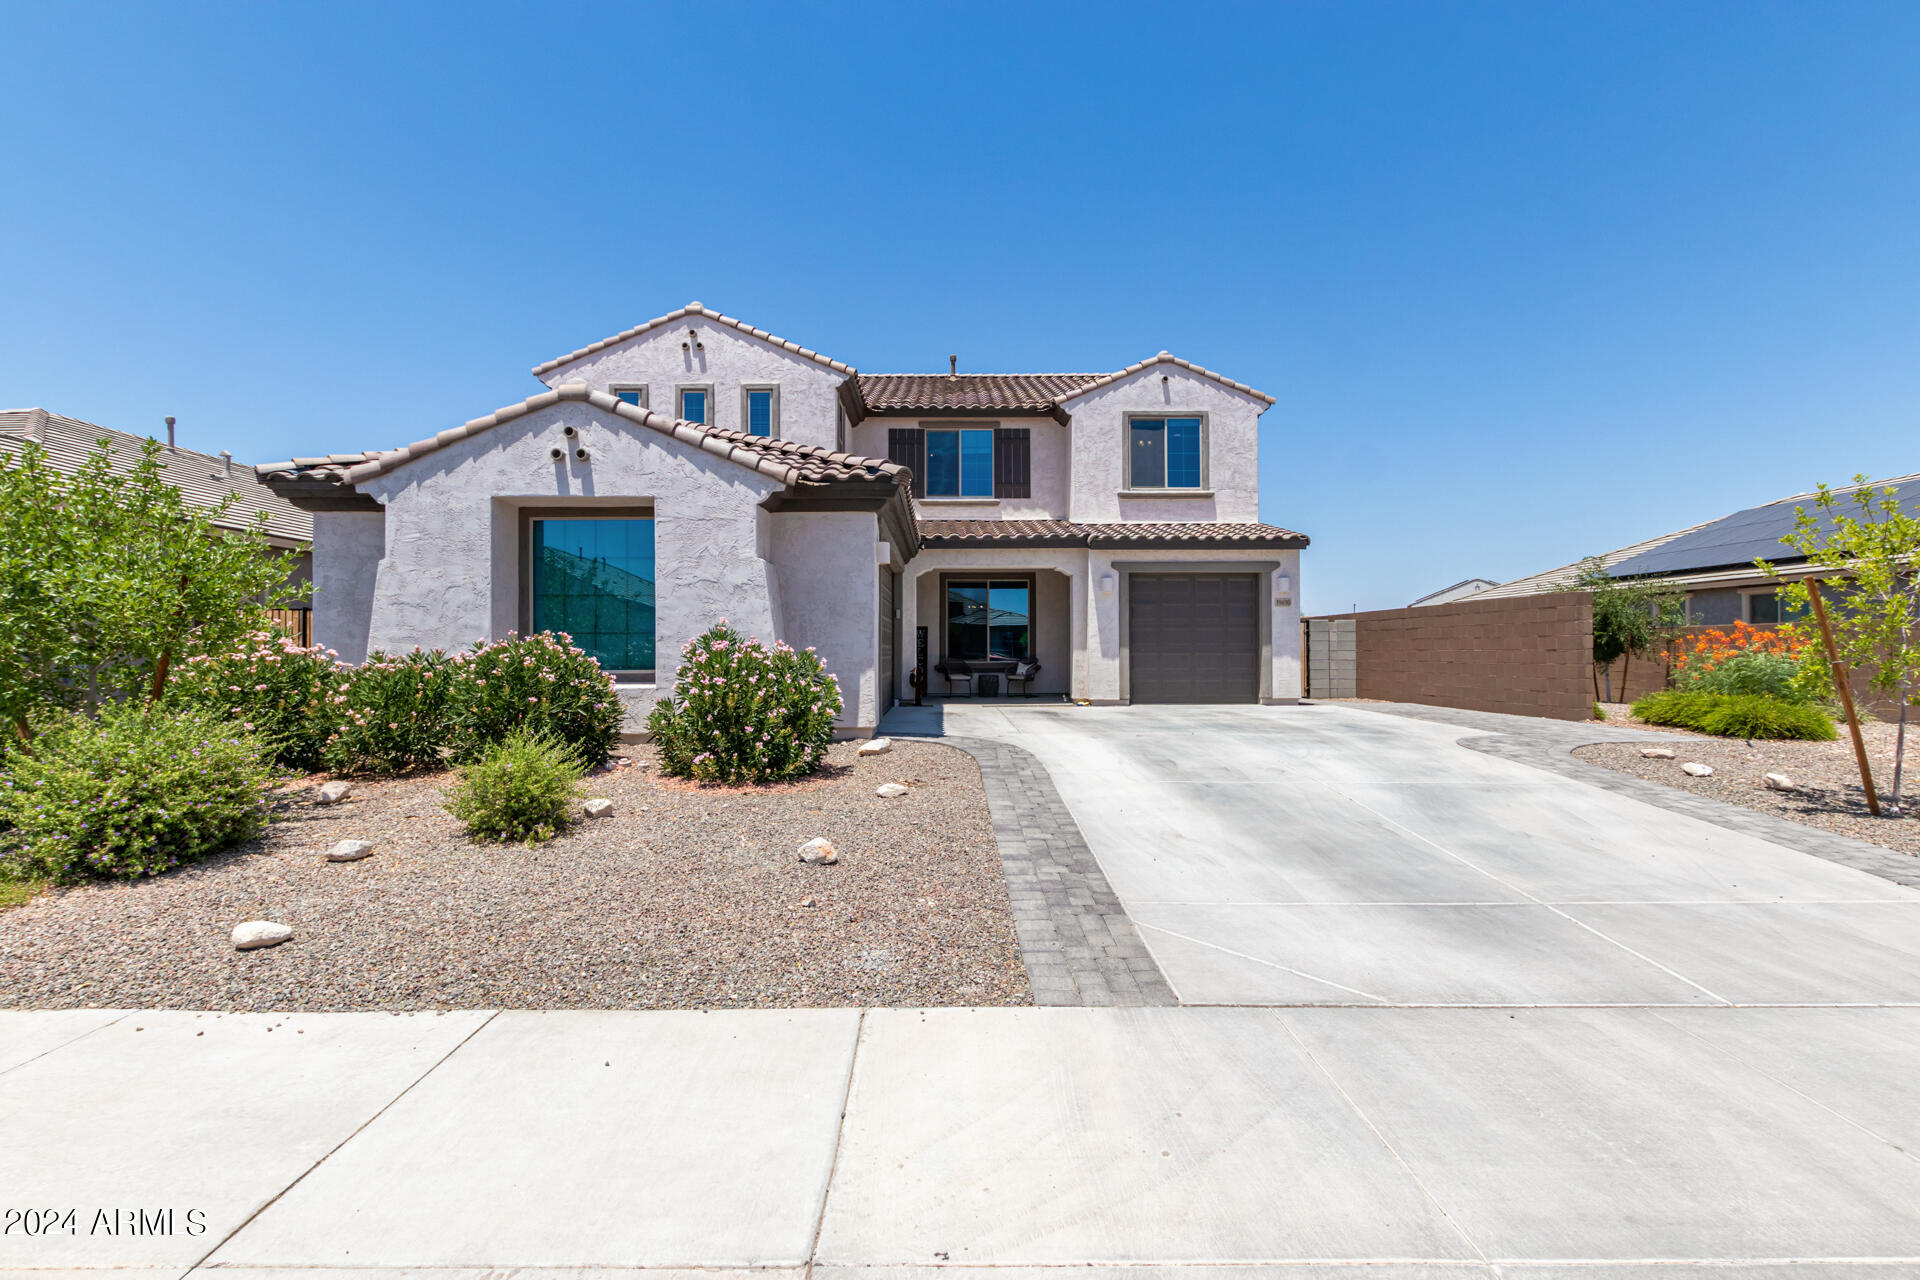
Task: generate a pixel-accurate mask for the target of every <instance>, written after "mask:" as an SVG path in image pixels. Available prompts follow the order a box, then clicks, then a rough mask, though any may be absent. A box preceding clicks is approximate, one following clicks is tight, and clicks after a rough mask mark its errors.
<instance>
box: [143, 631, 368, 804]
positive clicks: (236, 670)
mask: <svg viewBox="0 0 1920 1280" xmlns="http://www.w3.org/2000/svg"><path fill="white" fill-rule="evenodd" d="M341 671H342V668H341V666H340V664H339V663H338V662H337V661H336V660H335V658H334V655H333V653H332V652H331V651H330V650H325V649H321V648H320V647H319V646H317V645H316V646H314V647H313V648H303V647H302V646H300V645H297V644H295V643H294V642H293V641H292V640H291V639H289V638H288V637H287V636H286V635H285V634H284V633H281V632H279V631H251V632H248V633H247V634H246V635H245V636H243V637H242V638H241V641H240V647H239V648H238V649H237V650H235V651H234V652H233V653H229V654H220V655H217V656H216V655H211V654H201V655H199V656H196V657H192V658H188V659H187V660H186V661H185V662H184V663H182V664H180V665H179V666H178V667H176V668H174V675H173V678H172V679H171V680H170V681H168V683H167V702H168V704H169V705H171V706H174V707H180V708H198V709H201V710H205V711H210V712H213V713H216V714H218V715H221V716H225V717H226V718H227V719H229V720H230V721H231V722H232V723H233V725H234V727H235V728H238V729H240V730H241V731H242V732H245V733H248V734H251V735H252V736H253V737H254V738H256V739H258V740H259V741H260V743H261V745H262V746H263V747H264V748H265V749H266V753H267V758H268V759H269V760H271V761H272V762H273V763H274V764H276V765H279V766H281V767H283V768H287V769H297V770H300V771H301V772H303V773H310V772H312V771H313V770H315V769H318V768H319V767H320V765H321V761H322V758H323V757H324V755H325V753H326V748H327V738H328V735H330V734H331V733H332V732H333V729H334V725H335V722H336V721H337V720H338V719H339V717H338V716H337V715H336V714H335V711H334V708H335V705H336V704H335V703H334V701H333V699H334V696H335V692H336V690H335V686H336V685H337V684H338V682H339V678H340V673H341Z"/></svg>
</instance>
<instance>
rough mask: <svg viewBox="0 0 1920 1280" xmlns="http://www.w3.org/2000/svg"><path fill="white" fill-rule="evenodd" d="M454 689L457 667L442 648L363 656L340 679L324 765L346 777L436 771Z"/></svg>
mask: <svg viewBox="0 0 1920 1280" xmlns="http://www.w3.org/2000/svg"><path fill="white" fill-rule="evenodd" d="M458 685H459V672H458V669H457V668H456V666H455V664H454V662H453V660H452V659H450V658H448V657H447V655H446V654H445V652H443V651H442V650H439V649H434V650H432V651H430V652H429V651H428V650H425V649H415V650H413V651H412V652H411V653H406V654H402V655H400V656H399V657H394V656H391V655H388V654H384V653H380V652H378V651H377V650H376V651H375V652H373V653H370V654H368V655H367V660H366V661H365V662H364V663H362V664H361V665H360V666H358V667H349V668H347V669H346V670H345V671H344V672H343V673H342V674H341V676H340V683H339V686H338V688H337V690H336V691H335V693H334V697H333V701H334V711H335V714H336V715H337V716H338V725H337V727H336V728H335V729H334V731H333V734H332V736H331V737H329V738H328V740H327V752H326V761H327V767H328V768H329V769H331V770H333V771H334V772H336V773H348V774H353V773H384V774H393V773H407V772H410V771H412V770H415V769H436V768H438V767H439V766H440V754H441V752H442V751H443V750H444V749H445V748H446V746H447V744H448V743H449V742H450V741H451V740H452V737H453V708H454V705H455V701H456V697H457V694H458Z"/></svg>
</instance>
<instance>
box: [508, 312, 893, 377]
mask: <svg viewBox="0 0 1920 1280" xmlns="http://www.w3.org/2000/svg"><path fill="white" fill-rule="evenodd" d="M688 316H698V317H699V318H701V319H703V320H706V321H708V322H710V323H712V324H717V325H724V326H725V327H727V328H729V329H733V330H735V331H736V332H739V333H744V334H746V335H747V336H748V337H750V338H758V339H759V340H760V341H762V342H765V343H767V344H769V345H771V346H775V347H778V348H779V349H780V350H782V351H785V352H787V353H789V354H791V355H796V356H799V357H800V358H801V359H803V360H811V361H813V362H814V363H815V364H817V365H821V366H822V367H824V368H828V369H831V370H833V371H834V372H835V373H843V374H846V375H848V376H849V377H852V376H854V375H855V373H856V370H855V369H854V367H853V366H852V365H849V364H842V363H841V362H840V361H838V360H834V359H832V358H830V357H828V356H823V355H821V354H820V353H819V352H818V351H814V350H812V349H811V348H809V347H803V346H801V345H800V344H799V343H797V342H789V341H787V340H786V339H785V338H781V337H776V336H775V335H773V334H771V333H768V332H767V331H766V330H765V329H756V328H754V327H753V326H752V325H750V324H747V323H746V322H745V321H742V320H736V319H734V318H733V317H732V316H723V315H721V314H720V313H719V312H718V311H709V310H708V309H707V308H706V307H704V306H702V305H700V303H698V302H689V303H688V304H687V305H686V306H684V307H681V308H680V309H679V310H678V311H669V312H668V313H667V314H666V315H664V316H655V317H654V318H653V319H651V320H649V321H647V322H646V323H645V324H639V325H635V326H634V327H633V328H631V329H628V330H626V331H624V332H622V333H616V334H614V335H613V336H612V337H611V338H602V339H600V341H598V342H595V343H590V344H588V345H587V346H584V347H581V348H580V349H579V350H578V351H570V352H568V353H567V354H566V355H564V356H556V357H555V358H553V359H552V360H548V361H546V362H545V363H543V364H537V365H535V366H533V376H534V377H536V378H544V377H545V376H546V375H547V374H549V373H552V372H553V371H554V370H555V369H559V368H563V367H565V366H567V365H570V364H572V363H574V362H575V361H576V360H584V359H586V358H587V357H588V356H590V355H594V354H596V353H598V352H601V351H605V350H606V349H607V348H609V347H617V346H619V345H620V344H621V343H623V342H630V341H632V340H633V339H635V338H637V337H639V336H640V335H641V334H643V333H647V332H649V331H651V330H654V329H658V328H660V327H661V326H662V325H669V324H672V323H674V322H675V321H676V320H684V319H686V318H687V317H688Z"/></svg>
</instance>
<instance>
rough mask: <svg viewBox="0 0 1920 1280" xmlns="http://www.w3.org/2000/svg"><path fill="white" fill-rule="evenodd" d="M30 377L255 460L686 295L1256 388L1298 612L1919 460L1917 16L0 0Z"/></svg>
mask: <svg viewBox="0 0 1920 1280" xmlns="http://www.w3.org/2000/svg"><path fill="white" fill-rule="evenodd" d="M0 44H3V45H4V47H5V49H6V62H7V73H6V85H5V90H4V94H3V95H0V96H3V97H4V106H0V160H4V172H5V176H6V180H7V185H8V194H7V198H6V199H5V200H3V201H0V284H3V285H4V291H3V296H4V306H3V307H0V406H5V407H13V406H25V405H35V404H38V405H44V406H45V407H47V408H49V409H52V410H54V411H56V412H60V413H66V414H71V415H73V416H75V417H80V418H86V419H90V420H93V421H97V422H100V423H103V424H105V425H108V426H113V427H119V428H122V429H130V430H157V429H158V427H159V423H160V420H161V418H162V417H163V416H164V415H166V414H174V415H176V416H177V417H178V418H179V420H180V424H181V433H182V438H181V442H182V443H183V444H186V445H190V446H192V447H196V448H202V449H207V450H218V449H221V448H228V449H232V450H233V451H234V452H235V454H236V455H238V456H239V457H241V458H244V459H250V460H256V461H265V460H268V459H271V458H281V457H286V456H289V455H290V454H293V453H296V452H298V453H324V452H328V451H338V450H345V449H358V448H366V447H387V446H392V445H397V444H401V443H403V442H406V441H410V440H414V439H418V438H420V437H421V436H423V435H427V434H430V433H431V432H433V431H436V430H439V429H441V428H444V427H447V426H451V425H453V424H456V423H458V422H461V421H464V420H465V419H467V418H470V417H473V416H476V415H478V414H482V413H485V412H488V411H490V410H492V409H493V408H496V407H498V406H499V405H502V404H505V403H508V402H510V401H515V400H519V399H521V398H522V397H524V396H526V395H527V394H529V393H530V392H531V391H532V390H534V389H535V387H536V384H535V383H534V381H533V379H532V378H531V377H530V375H529V374H528V372H527V370H528V368H529V366H531V365H533V364H534V363H536V362H538V361H540V360H544V359H546V358H548V357H551V356H554V355H558V354H560V353H562V352H565V351H568V350H570V349H572V348H574V347H576V346H579V345H582V344H584V343H586V342H590V341H592V340H595V339H597V338H600V337H604V336H606V335H607V334H610V333H613V332H616V331H618V330H620V329H622V328H625V327H627V326H629V325H631V324H634V323H636V322H638V321H640V320H644V319H646V318H648V317H651V316H654V315H658V314H660V313H661V312H664V311H667V310H670V309H672V308H674V307H676V306H679V305H681V304H683V303H685V302H687V301H688V300H689V299H692V298H698V299H700V300H701V301H703V302H705V303H707V304H708V305H710V306H714V307H717V308H720V309H722V310H724V311H726V312H728V313H730V314H732V315H737V316H740V317H742V318H745V319H748V320H750V321H752V322H753V323H755V324H758V325H761V326H763V327H765V328H768V329H771V330H773V331H774V332H776V333H779V334H782V335H784V336H787V337H790V338H793V339H795V340H797V341H800V342H803V343H806V344H809V345H811V346H814V347H816V348H818V349H820V350H822V351H825V352H827V353H829V354H831V355H833V356H836V357H838V358H841V359H844V360H847V361H849V362H850V363H853V364H855V365H857V366H858V367H860V368H862V369H865V370H870V371H874V372H881V371H898V370H932V369H941V368H944V367H945V363H946V356H947V353H948V352H958V353H959V355H960V359H961V362H962V365H961V367H962V368H968V369H975V370H1021V369H1042V370H1045V369H1104V368H1113V367H1117V366H1119V365H1122V364H1125V363H1129V362H1131V361H1133V360H1136V359H1139V358H1141V357H1143V356H1145V355H1149V354H1151V353H1152V352H1155V351H1158V350H1160V349H1161V348H1163V347H1164V348H1168V349H1170V350H1172V351H1174V352H1175V353H1177V354H1180V355H1184V356H1186V357H1188V358H1189V359H1193V360H1197V361H1199V362H1201V363H1203V364H1206V365H1209V366H1211V367H1213V368H1216V369H1219V370H1222V371H1223V372H1225V373H1227V374H1229V375H1231V376H1232V377H1235V378H1238V379H1240V380H1242V381H1245V382H1249V383H1252V384H1253V385H1255V386H1257V387H1260V388H1262V389H1263V390H1266V391H1269V392H1271V393H1272V394H1274V395H1276V396H1278V397H1279V400H1280V403H1279V404H1278V405H1277V406H1276V407H1275V408H1273V409H1272V410H1270V411H1269V412H1268V413H1267V415H1266V416H1265V418H1264V419H1263V420H1262V421H1263V430H1262V436H1261V450H1262V452H1261V471H1262V495H1263V500H1262V508H1263V511H1262V514H1263V516H1264V518H1266V519H1267V520H1269V521H1271V522H1273V523H1276V524H1282V525H1286V526H1288V527H1291V528H1296V529H1301V530H1304V531H1306V532H1308V533H1309V534H1311V535H1312V536H1313V539H1314V548H1313V550H1312V551H1310V552H1309V553H1308V557H1309V558H1308V560H1307V564H1306V568H1305V569H1304V570H1303V575H1302V576H1303V586H1304V592H1305V602H1306V604H1307V605H1308V607H1309V608H1312V609H1315V610H1329V609H1335V608H1341V609H1344V608H1346V607H1348V606H1350V605H1352V604H1355V603H1358V604H1359V605H1361V606H1362V607H1368V608H1371V607H1389V606H1396V605H1400V604H1404V603H1406V602H1407V601H1408V600H1410V599H1412V598H1413V597H1414V596H1417V595H1420V594H1424V593H1425V592H1427V591H1429V590H1432V589H1434V588H1437V587H1440V586H1443V585H1445V584H1447V583H1450V582H1453V581H1455V580H1457V579H1460V578H1465V577H1468V576H1475V575H1479V576H1486V577H1492V578H1499V579H1504V578H1510V577H1516V576H1519V575H1521V574H1525V573H1529V572H1533V571H1535V570H1538V569H1541V568H1545V567H1549V566H1551V565H1554V564H1558V563H1563V562H1565V561H1568V560H1571V559H1574V558H1577V557H1578V556H1580V555H1583V554H1587V553H1591V552H1595V551H1599V550H1603V549H1607V548H1610V547H1614V546H1617V545H1620V544H1622V543H1625V542H1628V541H1632V540H1635V539H1637V538H1640V537H1644V536H1648V535H1651V534H1653V533H1657V532H1662V531H1665V530H1668V529H1672V528H1676V527H1679V526H1681V525H1684V524H1688V523H1691V522H1693V521H1696V520H1699V519H1703V518H1707V517H1711V516H1715V515H1719V514H1723V513H1725V512H1727V511H1730V510H1733V509H1735V508H1738V507H1741V506H1746V505H1749V504H1751V503H1753V502H1755V501H1760V500H1765V499H1769V498H1773V497H1778V496H1781V495H1783V494H1785V493H1789V492H1793V491H1796V490H1799V489H1803V488H1808V487H1811V486H1812V484H1813V483H1814V482H1815V481H1818V480H1835V479H1841V478H1844V477H1847V476H1850V475H1852V474H1853V473H1854V472H1856V471H1866V472H1868V473H1870V474H1872V475H1876V476H1880V475H1889V474H1894V473H1898V472H1907V471H1916V470H1920V412H1917V410H1920V73H1917V72H1916V68H1920V5H1913V4H1910V3H1908V4H1855V3H1822V4H1791V5H1776V4H1753V3H1739V4H1686V5H1673V4H1664V3H1663V4H1657V5H1636V4H1627V3H1617V2H1614V3H1605V4H1591V5H1582V4H1564V3H1554V4H1539V3H1533V2H1531V0H1529V2H1528V3H1523V4H1512V5H1504V4H1476V5H1458V4H1446V3H1418V4H1415V3H1408V4H1402V5H1380V4H1363V3H1352V2H1350V0H1343V2H1342V3H1332V4H1263V5H1256V6H1248V7H1244V8H1236V7H1231V6H1223V5H1184V4H1183V5H1164V6H1139V5H1126V4H1111V3H1103V4H1097V5H1095V4H1088V5H1084V6H1077V7H1053V6H1047V5H1029V4H1017V5H1007V6H994V5H985V4H969V5H960V4H953V3H949V4H939V5H931V4H930V5H907V4H898V5H882V6H873V7H851V6H805V5H799V4H777V5H764V6H762V5H733V4H700V5H692V4H661V5H621V6H617V7H609V8H607V9H605V10H603V11H599V12H596V11H595V10H594V9H593V8H592V7H591V6H586V5H567V6H555V5H525V6H514V7H494V6H487V5H465V4H463V5H457V6H454V5H449V6H444V7H434V6H428V5H411V4H390V3H382V4H376V5H366V6H361V7H356V6H351V5H339V4H321V5H292V4H275V5H252V4H248V5H239V4H236V5H232V6H228V7H207V6H199V5H189V4H174V3H169V4H161V5H140V6H135V5H130V4H129V5H110V6H102V5H85V4H66V3H61V4H49V3H45V2H44V0H35V2H34V3H31V4H17V5H11V4H10V5H4V6H0Z"/></svg>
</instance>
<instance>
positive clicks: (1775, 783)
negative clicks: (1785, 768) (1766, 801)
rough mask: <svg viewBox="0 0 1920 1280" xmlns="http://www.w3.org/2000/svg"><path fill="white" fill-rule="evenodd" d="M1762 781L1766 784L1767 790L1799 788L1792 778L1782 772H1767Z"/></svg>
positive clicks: (1794, 789)
mask: <svg viewBox="0 0 1920 1280" xmlns="http://www.w3.org/2000/svg"><path fill="white" fill-rule="evenodd" d="M1763 781H1764V782H1765V783H1766V784H1767V790H1769V791H1798V790H1799V789H1800V788H1799V787H1797V786H1795V785H1794V781H1793V779H1792V778H1789V777H1788V776H1787V775H1786V774H1784V773H1769V774H1767V775H1766V777H1765V778H1764V779H1763Z"/></svg>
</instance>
